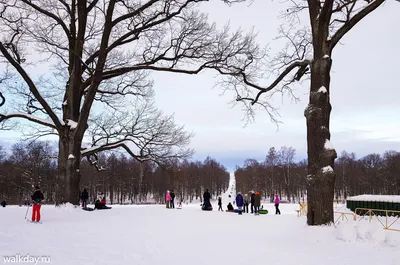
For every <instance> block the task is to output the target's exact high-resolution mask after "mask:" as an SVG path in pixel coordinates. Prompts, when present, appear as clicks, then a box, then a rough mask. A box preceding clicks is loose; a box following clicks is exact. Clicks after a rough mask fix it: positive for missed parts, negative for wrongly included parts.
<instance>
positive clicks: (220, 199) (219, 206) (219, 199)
mask: <svg viewBox="0 0 400 265" xmlns="http://www.w3.org/2000/svg"><path fill="white" fill-rule="evenodd" d="M220 210H221V211H224V210H222V198H221V197H218V212H219V211H220Z"/></svg>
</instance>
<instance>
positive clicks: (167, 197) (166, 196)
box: [165, 190, 171, 208]
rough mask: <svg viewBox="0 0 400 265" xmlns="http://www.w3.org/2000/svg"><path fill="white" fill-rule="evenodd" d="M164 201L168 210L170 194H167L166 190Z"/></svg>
mask: <svg viewBox="0 0 400 265" xmlns="http://www.w3.org/2000/svg"><path fill="white" fill-rule="evenodd" d="M165 201H166V204H167V208H169V207H170V203H171V194H170V193H169V190H167V194H166V195H165Z"/></svg>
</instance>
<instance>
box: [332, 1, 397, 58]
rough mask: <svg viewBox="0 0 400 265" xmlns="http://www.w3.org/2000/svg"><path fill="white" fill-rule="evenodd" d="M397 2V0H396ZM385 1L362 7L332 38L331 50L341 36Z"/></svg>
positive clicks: (373, 2)
mask: <svg viewBox="0 0 400 265" xmlns="http://www.w3.org/2000/svg"><path fill="white" fill-rule="evenodd" d="M397 1H399V0H397ZM384 2H385V0H374V1H372V2H371V3H370V4H368V5H367V6H366V7H364V8H363V9H362V10H361V11H360V12H358V13H357V14H355V15H354V16H353V17H352V18H351V19H350V20H349V21H348V22H347V23H346V24H344V25H343V26H342V27H341V28H340V29H338V31H337V32H336V33H335V35H334V36H333V37H332V41H331V50H332V49H333V48H334V47H335V46H336V44H338V43H339V41H340V40H341V39H342V38H343V36H344V35H345V34H346V33H347V32H349V31H350V30H351V29H352V28H353V27H354V26H355V25H357V23H358V22H359V21H360V20H362V19H363V18H364V17H366V16H367V15H368V14H370V13H371V12H372V11H374V10H375V9H377V8H378V7H379V6H380V5H381V4H383V3H384Z"/></svg>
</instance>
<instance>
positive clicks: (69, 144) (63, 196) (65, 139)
mask: <svg viewBox="0 0 400 265" xmlns="http://www.w3.org/2000/svg"><path fill="white" fill-rule="evenodd" d="M72 135H73V134H72V131H71V132H66V133H63V134H60V139H59V145H58V147H59V151H58V181H57V184H56V185H57V189H56V190H57V196H56V204H57V205H59V204H61V203H66V202H69V203H72V204H74V205H79V194H80V190H79V183H80V180H81V173H80V169H79V168H80V161H81V153H80V146H81V145H80V142H79V141H76V140H74V139H73V137H72Z"/></svg>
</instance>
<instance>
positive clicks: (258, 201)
mask: <svg viewBox="0 0 400 265" xmlns="http://www.w3.org/2000/svg"><path fill="white" fill-rule="evenodd" d="M260 206H261V195H260V193H259V192H258V191H257V192H256V194H255V196H254V213H255V214H259V212H260Z"/></svg>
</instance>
